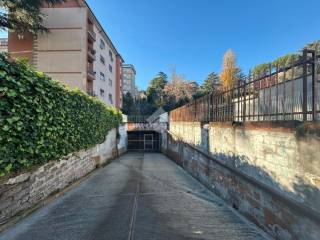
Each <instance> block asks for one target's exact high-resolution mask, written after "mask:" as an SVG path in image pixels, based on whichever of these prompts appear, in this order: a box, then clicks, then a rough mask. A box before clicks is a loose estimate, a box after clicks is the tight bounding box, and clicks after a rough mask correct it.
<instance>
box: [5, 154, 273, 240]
mask: <svg viewBox="0 0 320 240" xmlns="http://www.w3.org/2000/svg"><path fill="white" fill-rule="evenodd" d="M0 239H1V240H132V239H135V240H178V239H179V240H189V239H190V240H191V239H202V240H209V239H210V240H213V239H217V240H223V239H228V240H237V239H239V240H240V239H243V240H263V239H269V237H268V236H266V235H265V234H264V233H263V232H262V231H261V230H260V229H258V228H256V227H255V226H254V225H253V224H251V223H248V222H247V221H246V220H244V219H243V218H242V217H241V216H240V215H238V214H237V213H236V212H235V211H234V210H232V209H231V208H229V207H228V206H226V205H225V204H224V203H223V202H222V200H220V199H219V198H218V197H216V196H215V195H214V194H213V193H211V192H210V191H208V190H207V189H206V188H205V187H203V186H202V185H201V184H200V183H199V182H197V181H196V180H195V179H193V178H192V177H191V176H189V175H188V174H187V173H186V172H185V171H184V170H182V169H181V168H180V167H178V166H177V165H175V164H174V163H173V162H172V161H170V160H169V159H168V158H166V157H165V156H164V155H162V154H157V153H145V154H143V153H129V154H126V155H124V156H122V157H120V158H119V159H117V160H115V161H114V162H113V163H111V164H110V165H109V166H107V167H105V168H102V169H99V170H98V171H97V172H96V173H94V174H93V175H92V176H91V177H90V178H88V179H87V180H85V181H84V182H82V183H81V184H80V185H79V186H78V187H76V188H74V189H73V190H71V191H70V192H68V193H67V194H66V195H64V196H63V197H61V198H60V199H58V200H56V201H54V202H53V203H51V204H49V205H48V206H46V207H44V208H42V209H39V210H38V211H36V212H34V213H33V214H32V215H31V216H29V217H27V218H26V219H24V220H22V221H21V222H20V223H18V224H17V225H15V226H14V227H13V228H11V229H9V230H7V231H6V232H4V233H3V234H2V235H0Z"/></svg>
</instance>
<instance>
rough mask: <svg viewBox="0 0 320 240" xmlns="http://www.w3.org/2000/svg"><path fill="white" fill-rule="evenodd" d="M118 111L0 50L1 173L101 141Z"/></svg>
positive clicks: (115, 122)
mask: <svg viewBox="0 0 320 240" xmlns="http://www.w3.org/2000/svg"><path fill="white" fill-rule="evenodd" d="M120 123H121V113H120V112H119V111H118V110H117V109H115V108H113V107H108V106H107V105H105V104H104V103H102V102H101V101H100V100H98V99H96V98H92V97H90V96H87V95H86V94H84V93H82V92H81V91H80V90H69V89H67V88H65V87H64V86H62V85H61V84H60V83H58V82H57V81H53V80H52V79H51V78H49V77H48V76H46V75H45V74H43V73H41V72H37V71H35V70H34V69H33V68H32V67H31V66H30V65H28V64H26V63H24V62H23V61H16V62H15V61H11V60H9V58H8V56H7V55H5V54H0V176H3V175H5V174H7V173H9V172H13V171H18V170H21V169H23V168H26V167H29V166H32V165H37V164H43V163H46V162H48V161H50V160H57V159H59V158H61V157H63V156H66V155H68V154H70V153H72V152H76V151H79V150H82V149H88V148H90V147H92V146H94V145H96V144H100V143H102V142H104V141H105V138H106V135H107V134H108V132H109V131H110V130H111V129H112V128H116V127H118V126H119V124H120Z"/></svg>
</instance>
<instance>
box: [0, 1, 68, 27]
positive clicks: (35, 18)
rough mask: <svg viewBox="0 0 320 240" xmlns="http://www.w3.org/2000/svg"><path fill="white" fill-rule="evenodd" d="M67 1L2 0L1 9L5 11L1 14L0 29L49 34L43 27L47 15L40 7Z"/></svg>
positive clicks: (0, 2)
mask: <svg viewBox="0 0 320 240" xmlns="http://www.w3.org/2000/svg"><path fill="white" fill-rule="evenodd" d="M64 1H65V0H19V1H17V0H1V1H0V7H1V8H3V9H5V11H4V12H0V29H1V30H12V31H15V32H17V33H25V32H31V33H38V32H47V31H48V30H47V28H46V27H44V26H43V25H42V23H43V19H44V17H45V15H44V14H43V13H41V11H40V7H41V6H43V5H45V4H47V5H51V6H53V5H55V4H58V3H61V2H64Z"/></svg>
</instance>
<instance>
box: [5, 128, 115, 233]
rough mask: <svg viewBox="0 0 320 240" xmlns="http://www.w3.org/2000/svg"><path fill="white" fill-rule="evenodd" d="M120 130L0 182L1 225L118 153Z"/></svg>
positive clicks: (112, 131)
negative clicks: (83, 148) (62, 156)
mask: <svg viewBox="0 0 320 240" xmlns="http://www.w3.org/2000/svg"><path fill="white" fill-rule="evenodd" d="M116 136H117V131H116V130H115V129H113V130H111V131H110V133H109V134H108V136H107V137H106V141H105V142H104V143H102V144H99V145H97V146H95V147H93V148H91V149H88V150H84V151H80V152H77V153H74V154H70V155H69V156H67V157H65V158H63V159H61V160H59V161H52V162H49V163H48V164H46V165H44V166H41V167H37V168H36V169H33V170H30V171H27V172H25V173H23V174H20V175H18V176H15V177H12V178H9V179H7V178H6V179H2V180H1V182H0V228H1V225H3V224H5V223H7V222H8V221H10V219H12V217H14V216H17V214H20V213H21V212H23V211H25V210H27V209H29V208H32V207H34V206H35V205H36V204H37V203H39V202H40V201H42V200H44V199H46V198H47V197H48V196H50V195H51V194H54V193H56V192H58V191H60V190H63V189H64V188H65V187H67V186H68V185H69V184H71V183H72V182H74V181H76V180H78V179H80V178H82V177H84V176H85V175H87V174H88V173H90V172H91V171H93V170H94V169H95V168H96V167H97V166H99V165H103V164H105V163H106V162H107V161H109V160H110V159H112V158H113V157H115V156H116V154H117V151H116V141H117V139H116Z"/></svg>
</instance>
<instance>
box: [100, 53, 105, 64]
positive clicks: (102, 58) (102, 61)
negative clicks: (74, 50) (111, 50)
mask: <svg viewBox="0 0 320 240" xmlns="http://www.w3.org/2000/svg"><path fill="white" fill-rule="evenodd" d="M100 62H101V63H102V64H105V62H106V61H105V60H104V57H103V56H102V55H100Z"/></svg>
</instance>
